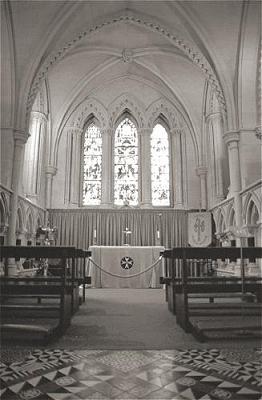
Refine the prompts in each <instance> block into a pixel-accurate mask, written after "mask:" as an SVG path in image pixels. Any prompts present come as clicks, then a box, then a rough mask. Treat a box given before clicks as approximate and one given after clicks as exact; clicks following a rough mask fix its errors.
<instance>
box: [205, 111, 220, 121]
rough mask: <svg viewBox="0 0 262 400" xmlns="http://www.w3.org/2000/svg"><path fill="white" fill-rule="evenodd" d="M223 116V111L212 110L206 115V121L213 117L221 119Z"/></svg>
mask: <svg viewBox="0 0 262 400" xmlns="http://www.w3.org/2000/svg"><path fill="white" fill-rule="evenodd" d="M221 118H222V113H221V111H216V112H211V113H209V114H208V115H207V116H206V121H210V120H213V119H221Z"/></svg>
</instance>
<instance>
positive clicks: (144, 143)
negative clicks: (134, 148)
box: [138, 129, 152, 208]
mask: <svg viewBox="0 0 262 400" xmlns="http://www.w3.org/2000/svg"><path fill="white" fill-rule="evenodd" d="M151 132H152V130H151V129H141V130H140V131H139V132H138V135H139V141H140V146H139V148H140V163H139V164H140V176H141V179H140V193H141V197H140V201H141V203H140V204H141V208H149V207H152V193H151V143H150V135H151Z"/></svg>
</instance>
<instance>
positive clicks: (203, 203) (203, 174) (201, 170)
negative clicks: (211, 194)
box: [196, 166, 207, 210]
mask: <svg viewBox="0 0 262 400" xmlns="http://www.w3.org/2000/svg"><path fill="white" fill-rule="evenodd" d="M196 173H197V175H198V176H199V178H200V209H201V210H206V209H207V190H206V187H207V181H206V178H207V168H206V167H204V166H199V167H197V169H196Z"/></svg>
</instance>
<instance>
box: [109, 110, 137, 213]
mask: <svg viewBox="0 0 262 400" xmlns="http://www.w3.org/2000/svg"><path fill="white" fill-rule="evenodd" d="M114 203H115V204H116V205H120V206H121V205H131V206H135V205H137V204H138V135H137V129H136V126H135V124H134V123H133V122H132V121H131V119H130V118H128V117H125V118H124V119H123V120H122V121H121V122H120V124H119V125H118V127H117V128H116V131H115V137H114Z"/></svg>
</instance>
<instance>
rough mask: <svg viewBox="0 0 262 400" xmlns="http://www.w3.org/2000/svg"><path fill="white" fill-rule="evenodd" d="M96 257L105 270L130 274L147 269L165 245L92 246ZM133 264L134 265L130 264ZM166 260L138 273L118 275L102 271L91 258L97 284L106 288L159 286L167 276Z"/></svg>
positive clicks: (96, 285)
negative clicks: (164, 262) (165, 270)
mask: <svg viewBox="0 0 262 400" xmlns="http://www.w3.org/2000/svg"><path fill="white" fill-rule="evenodd" d="M89 250H90V251H91V252H92V256H91V258H92V260H94V262H95V263H96V264H98V265H99V266H101V267H102V268H103V269H104V270H106V271H108V272H111V273H113V274H116V275H120V276H124V277H128V276H130V275H134V274H136V273H138V272H141V271H144V270H145V269H147V268H148V267H149V266H150V265H152V264H153V263H154V262H155V261H156V260H157V259H158V258H159V255H160V252H161V251H163V250H164V247H162V246H90V247H89ZM129 266H131V268H130V269H128V267H129ZM163 266H164V264H163V261H160V262H159V263H158V264H156V266H155V267H153V268H152V269H150V270H149V271H147V272H146V273H143V274H141V275H139V276H136V277H133V278H132V277H130V278H117V277H113V276H111V275H108V274H106V273H104V272H101V271H100V270H99V269H98V268H97V267H95V266H94V265H93V263H92V261H89V275H91V279H92V286H93V287H98V288H99V287H103V288H150V287H154V288H158V287H161V285H160V283H159V278H160V276H163V272H164V271H163Z"/></svg>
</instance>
